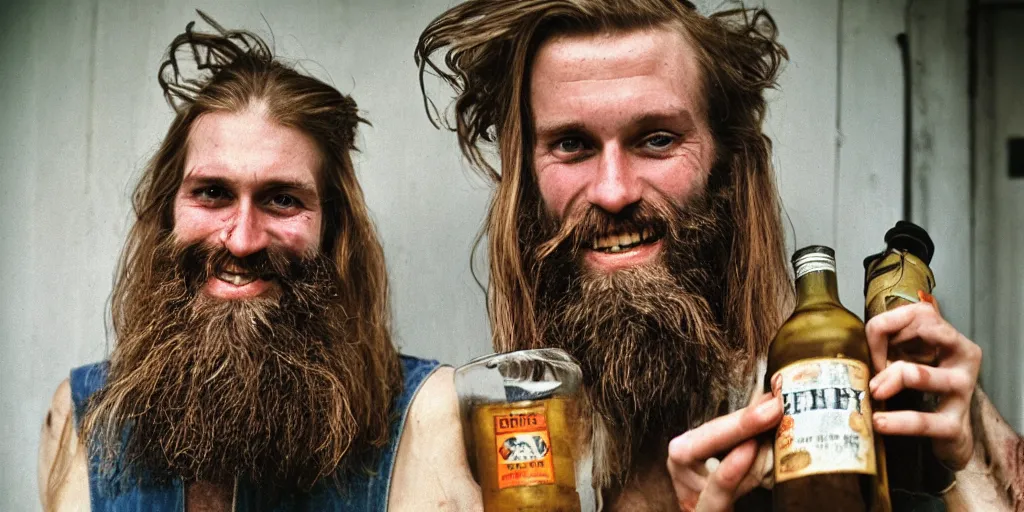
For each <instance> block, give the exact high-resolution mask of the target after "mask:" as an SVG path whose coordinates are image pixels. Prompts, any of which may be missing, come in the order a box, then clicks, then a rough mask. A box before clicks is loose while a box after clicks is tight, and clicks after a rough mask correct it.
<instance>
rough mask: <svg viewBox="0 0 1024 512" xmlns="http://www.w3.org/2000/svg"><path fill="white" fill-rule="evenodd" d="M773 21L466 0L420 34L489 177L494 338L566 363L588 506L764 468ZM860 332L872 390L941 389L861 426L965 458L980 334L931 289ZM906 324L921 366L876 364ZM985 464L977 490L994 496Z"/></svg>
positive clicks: (690, 490) (583, 4)
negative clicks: (920, 351)
mask: <svg viewBox="0 0 1024 512" xmlns="http://www.w3.org/2000/svg"><path fill="white" fill-rule="evenodd" d="M776 33H777V31H776V25H775V23H774V21H773V20H772V18H771V17H770V15H769V14H768V13H767V12H766V11H764V10H761V9H755V10H734V11H729V12H723V13H718V14H715V15H712V16H710V17H705V16H703V15H701V14H699V13H698V12H697V11H696V9H695V8H694V6H693V5H692V4H691V3H689V2H687V1H683V0H572V1H564V0H533V1H530V2H521V1H514V0H470V1H468V2H465V3H463V4H461V5H458V6H455V7H453V8H451V9H450V10H448V11H447V12H445V13H444V14H442V15H441V16H439V17H438V18H437V19H435V20H434V21H433V22H432V23H431V24H430V25H429V26H428V27H427V28H426V29H425V30H424V32H423V33H422V34H421V37H420V40H419V43H418V46H417V48H416V57H417V62H418V64H419V66H420V71H421V83H423V81H424V79H425V78H424V75H426V74H427V73H434V74H437V75H438V76H440V77H441V78H442V79H443V80H444V81H446V82H447V83H449V84H450V85H451V86H452V87H453V88H454V89H455V91H456V93H457V98H456V100H455V102H454V117H455V124H454V128H453V129H454V131H456V132H457V134H458V138H459V143H460V147H461V149H462V151H463V153H464V154H465V156H466V157H467V158H468V159H469V161H470V162H471V163H472V164H473V165H474V166H475V167H476V168H477V169H478V170H480V171H481V172H482V173H483V174H485V175H486V176H488V177H489V178H491V180H492V181H493V183H494V185H495V187H496V191H495V194H494V198H493V202H492V203H491V207H490V210H489V212H488V218H487V221H486V224H485V228H484V230H485V231H484V234H485V235H486V239H487V243H488V251H489V258H490V282H489V288H488V300H489V313H490V317H491V318H490V319H491V323H492V327H493V341H494V345H495V348H496V349H497V350H499V351H509V350H516V349H526V348H536V347H561V348H564V349H565V350H567V351H568V352H569V353H571V354H572V355H573V356H575V357H576V359H577V360H578V361H579V362H580V363H581V365H582V367H583V374H584V387H585V395H586V397H585V399H586V402H587V407H586V408H585V410H589V411H590V412H592V414H593V422H592V426H591V427H592V428H590V431H591V435H590V438H589V441H590V442H591V443H592V446H593V449H594V452H595V455H594V475H593V477H594V485H595V487H596V488H597V489H598V493H597V494H598V495H599V496H600V500H599V503H600V504H601V506H603V508H604V509H607V510H625V511H642V510H678V509H680V508H682V509H684V510H693V509H698V510H731V509H732V508H733V506H734V505H735V504H736V502H737V500H739V499H740V498H741V497H744V496H746V495H747V494H748V493H749V492H751V491H752V490H753V489H754V488H755V487H757V486H758V484H760V483H762V480H764V478H765V477H766V476H767V475H769V474H770V456H769V453H770V449H769V443H760V445H759V443H758V442H757V441H756V440H755V437H757V436H759V435H762V434H763V433H766V432H769V431H770V430H771V429H773V428H775V427H776V426H777V425H778V423H779V421H780V420H781V418H782V415H783V414H782V406H781V400H780V399H772V398H771V396H770V395H765V396H761V395H762V393H761V392H760V389H761V383H762V382H763V380H762V379H763V372H764V367H763V364H764V358H765V356H766V352H767V347H768V343H769V342H770V340H771V339H772V337H773V336H774V334H775V332H776V330H777V329H778V327H779V326H780V324H781V322H782V321H783V320H784V318H785V317H786V315H787V313H788V312H789V311H790V310H791V308H792V284H791V282H790V280H789V274H788V268H787V262H786V257H785V254H784V251H785V248H784V236H783V230H782V222H781V218H780V203H779V196H778V192H777V190H776V185H775V177H774V175H773V171H772V167H771V145H770V141H769V139H768V138H767V137H766V136H765V135H764V134H763V131H762V124H763V121H764V116H765V112H766V103H765V99H764V91H765V90H766V89H767V88H770V87H773V86H774V85H775V84H776V78H777V75H778V72H779V67H780V63H781V62H782V61H784V60H785V59H786V58H787V54H786V51H785V49H784V48H783V47H782V46H781V45H780V44H779V43H778V42H777V38H776ZM438 54H440V55H441V58H438ZM432 59H437V60H438V61H441V60H443V62H444V65H443V66H442V65H439V64H437V63H435V61H434V60H432ZM424 89H425V88H424ZM424 97H425V102H426V105H427V107H428V114H431V115H432V119H433V120H434V121H435V122H436V123H445V120H444V119H439V118H440V116H439V115H438V114H437V110H436V109H434V108H433V104H432V102H431V101H430V100H429V98H427V97H426V93H425V92H424ZM495 146H496V147H495ZM495 149H496V152H497V156H498V159H499V160H500V170H499V169H496V168H494V167H492V166H491V165H490V163H489V162H488V152H490V151H493V150H495ZM867 334H868V338H869V340H870V345H871V351H872V354H873V360H874V362H875V366H876V368H875V369H876V371H877V372H878V374H877V375H876V376H875V377H874V379H873V380H872V386H871V389H872V394H873V396H874V398H876V399H879V400H885V399H887V398H889V397H891V396H893V395H894V394H895V393H896V392H898V391H900V390H901V389H904V388H912V389H917V390H921V391H925V392H929V393H934V394H936V395H937V396H938V399H939V407H938V409H937V410H936V411H935V412H930V413H922V412H915V411H891V412H876V413H875V414H874V418H873V420H874V427H875V430H876V431H877V432H878V433H880V434H883V435H915V436H926V437H929V438H931V439H932V440H933V446H934V449H935V452H936V454H937V455H938V456H939V458H940V460H942V461H943V462H944V463H945V464H947V465H948V466H950V467H951V468H954V469H961V468H964V467H965V465H967V464H968V462H969V461H970V459H971V456H972V452H974V446H975V441H976V439H975V436H974V434H973V431H972V423H971V418H970V416H971V414H970V412H971V401H972V396H976V395H975V393H974V392H975V381H976V379H977V374H978V369H979V364H980V359H981V351H980V349H979V348H978V347H977V345H975V344H974V343H973V342H971V341H970V340H968V339H967V338H965V337H964V336H963V335H962V334H960V333H959V332H957V331H956V330H955V329H954V328H953V327H952V326H951V325H950V324H949V323H947V322H946V321H945V320H943V319H942V317H941V316H940V315H939V314H938V311H937V309H936V308H934V307H932V306H930V305H928V304H924V305H917V306H908V307H904V308H900V309H898V310H896V311H894V312H890V313H886V314H883V315H879V316H877V317H876V318H874V319H873V320H872V321H871V322H870V323H869V324H868V326H867ZM917 338H919V339H920V340H921V341H922V342H924V343H927V344H929V345H931V346H934V347H937V348H938V349H939V350H938V351H939V353H940V355H941V357H940V361H939V362H938V364H937V366H935V367H931V366H923V365H918V364H913V363H910V362H905V361H898V362H895V363H893V364H891V365H889V366H888V367H887V366H886V355H887V349H888V345H889V344H893V345H895V344H898V343H902V342H905V341H907V340H911V339H917ZM979 396H980V395H979ZM990 412H991V411H990ZM718 458H721V460H720V461H719V459H718ZM982 477H983V478H982V483H983V484H986V485H988V487H985V488H984V489H983V490H984V492H981V491H978V492H973V493H971V497H973V498H975V499H981V500H983V501H976V502H975V503H981V504H983V506H989V505H991V506H1006V505H1007V502H1006V500H1005V496H1004V494H1003V488H1001V487H999V485H1000V484H995V483H993V481H992V480H991V479H988V480H986V479H985V478H987V476H986V475H982ZM983 487H984V486H983ZM959 489H960V490H963V489H964V486H961V487H960V488H959ZM954 494H955V493H954ZM751 504H753V503H751Z"/></svg>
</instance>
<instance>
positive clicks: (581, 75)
mask: <svg viewBox="0 0 1024 512" xmlns="http://www.w3.org/2000/svg"><path fill="white" fill-rule="evenodd" d="M529 80H530V82H529V90H530V102H531V107H532V108H533V109H536V107H537V106H538V103H544V104H545V105H548V106H550V105H551V104H552V102H554V103H558V102H559V101H561V100H562V99H564V100H566V101H568V100H569V99H570V98H586V97H589V99H590V100H592V101H604V102H606V103H613V102H614V101H615V100H616V98H618V97H619V96H627V95H628V96H631V97H630V98H619V99H621V100H626V99H633V98H632V96H635V95H636V94H642V95H644V96H645V97H644V98H642V99H643V101H644V102H646V103H649V104H651V106H652V108H657V107H661V106H666V107H671V108H685V109H686V110H689V111H691V112H693V113H695V114H697V113H701V112H703V111H704V110H705V109H704V103H705V102H704V97H703V73H702V70H701V66H700V64H699V58H698V53H697V50H696V49H695V47H694V45H693V44H692V43H691V41H690V38H688V37H687V36H686V35H685V34H684V31H683V29H682V27H675V26H673V25H668V26H657V27H651V28H642V29H635V30H613V31H602V32H597V33H578V32H569V33H558V34H554V35H550V36H548V37H547V38H546V39H544V40H543V41H542V42H541V43H540V44H539V45H538V48H537V51H536V53H535V54H534V58H533V62H532V66H531V70H530V76H529ZM668 103H674V104H673V105H667V104H668ZM534 114H535V115H536V111H535V112H534Z"/></svg>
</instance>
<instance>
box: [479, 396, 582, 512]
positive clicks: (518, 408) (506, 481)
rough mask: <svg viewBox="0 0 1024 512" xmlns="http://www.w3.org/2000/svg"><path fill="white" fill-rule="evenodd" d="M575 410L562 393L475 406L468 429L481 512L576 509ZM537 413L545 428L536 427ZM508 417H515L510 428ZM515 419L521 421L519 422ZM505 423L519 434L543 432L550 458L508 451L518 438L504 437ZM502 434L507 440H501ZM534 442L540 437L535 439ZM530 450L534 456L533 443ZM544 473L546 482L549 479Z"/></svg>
mask: <svg viewBox="0 0 1024 512" xmlns="http://www.w3.org/2000/svg"><path fill="white" fill-rule="evenodd" d="M573 410H574V401H573V400H572V399H569V398H564V397H555V398H549V399H545V400H531V401H523V402H515V403H510V404H487V405H478V406H475V407H473V410H472V426H471V428H472V431H473V450H474V453H475V455H476V457H475V459H476V461H475V467H474V470H475V473H476V475H477V481H478V482H479V483H480V488H481V492H482V493H483V501H484V511H485V512H534V511H536V512H541V511H546V512H578V511H579V510H580V497H579V494H578V493H577V492H576V471H575V467H574V459H575V457H574V453H573V451H574V450H575V449H576V448H575V439H576V431H575V429H574V428H573V422H572V420H571V419H570V418H572V417H573V416H572V415H571V413H572V411H573ZM541 416H542V417H543V418H544V421H545V423H546V425H545V428H539V427H537V426H536V423H535V422H537V421H539V420H540V417H541ZM509 418H515V419H514V420H513V421H512V423H513V425H512V426H511V427H509V424H508V419H509ZM518 419H522V421H519V420H518ZM519 423H523V424H524V425H522V426H520V425H518V424H519ZM531 425H533V426H531ZM503 428H505V430H503ZM509 428H511V429H512V430H516V429H518V430H519V432H516V434H521V436H522V437H521V438H522V439H534V440H536V439H538V438H541V437H543V434H542V432H544V431H546V432H547V439H546V440H545V441H546V442H544V443H543V445H546V447H547V450H548V451H549V453H548V455H549V457H546V458H545V457H542V458H540V459H537V460H526V461H524V460H522V459H520V460H516V457H515V456H510V450H509V446H511V445H512V444H515V442H518V441H512V442H510V441H507V438H508V437H509V435H510V434H509V433H508V429H509ZM500 439H506V441H505V442H499V441H500ZM537 444H540V442H539V441H537ZM513 448H515V446H513ZM529 449H530V450H533V451H531V452H530V453H531V454H533V455H536V453H537V450H536V446H530V448H529ZM526 458H530V457H526ZM549 461H550V463H551V464H552V465H553V466H552V467H550V468H549V467H544V468H543V469H532V470H531V469H527V470H517V469H516V468H520V467H528V466H537V465H544V464H547V463H548V462H549ZM531 471H532V473H531ZM524 474H526V476H523V475H524ZM548 475H550V482H547V480H548V478H547V476H548ZM538 480H539V482H538Z"/></svg>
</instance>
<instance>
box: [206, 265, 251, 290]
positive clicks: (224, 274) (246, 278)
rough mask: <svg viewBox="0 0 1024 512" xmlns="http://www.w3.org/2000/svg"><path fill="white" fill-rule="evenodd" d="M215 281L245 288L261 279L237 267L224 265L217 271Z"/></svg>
mask: <svg viewBox="0 0 1024 512" xmlns="http://www.w3.org/2000/svg"><path fill="white" fill-rule="evenodd" d="M215 275H216V277H217V279H219V280H221V281H223V282H225V283H228V284H232V285H235V286H245V285H247V284H249V283H252V282H254V281H256V280H259V279H261V276H260V275H259V274H258V273H253V272H248V271H246V270H245V269H243V268H242V267H240V266H238V265H230V264H229V265H225V266H224V267H221V268H219V269H217V272H216V273H215Z"/></svg>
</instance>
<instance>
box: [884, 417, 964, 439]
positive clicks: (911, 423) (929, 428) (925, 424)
mask: <svg viewBox="0 0 1024 512" xmlns="http://www.w3.org/2000/svg"><path fill="white" fill-rule="evenodd" d="M872 423H873V424H874V427H875V432H878V433H879V434H885V435H890V436H921V437H930V438H932V439H937V440H944V441H951V440H955V439H957V438H958V437H959V436H960V435H961V434H963V432H964V427H963V423H962V422H961V421H960V417H959V416H958V415H955V414H949V413H945V412H942V413H939V412H920V411H886V412H876V413H874V414H872Z"/></svg>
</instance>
